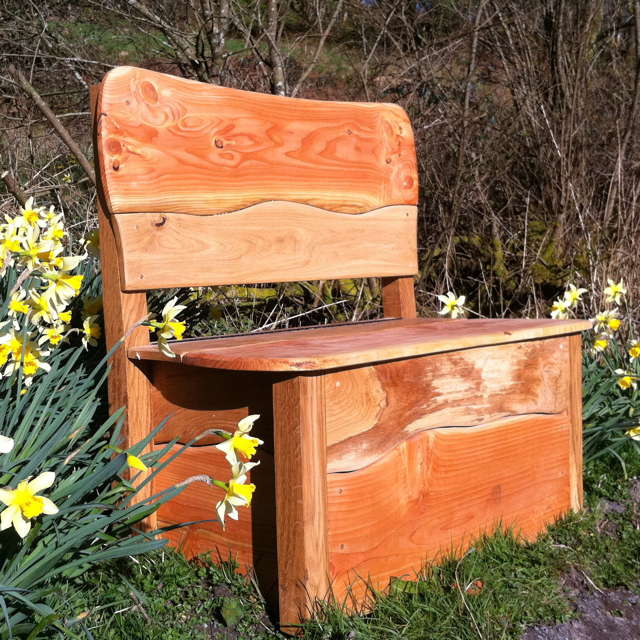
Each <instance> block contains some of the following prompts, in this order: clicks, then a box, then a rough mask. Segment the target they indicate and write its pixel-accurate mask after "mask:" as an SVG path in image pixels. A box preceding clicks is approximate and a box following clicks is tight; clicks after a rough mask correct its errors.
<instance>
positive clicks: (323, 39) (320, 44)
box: [291, 0, 344, 97]
mask: <svg viewBox="0 0 640 640" xmlns="http://www.w3.org/2000/svg"><path fill="white" fill-rule="evenodd" d="M343 3H344V0H338V3H337V4H336V9H335V11H334V12H333V15H332V16H331V20H329V24H328V25H327V28H326V29H325V30H324V32H323V33H322V36H320V40H319V42H318V46H317V47H316V50H315V52H314V54H313V58H311V62H310V63H309V64H308V65H307V68H306V69H305V70H304V72H303V73H302V75H301V76H300V79H299V80H298V82H296V86H295V87H293V90H292V91H291V96H292V97H295V96H296V95H297V93H298V91H300V88H301V87H302V84H303V83H304V81H305V80H306V79H307V77H308V76H309V74H310V73H311V71H312V69H313V68H314V67H315V66H316V63H317V62H318V58H319V57H320V53H321V52H322V49H323V47H324V43H325V42H326V40H327V37H328V36H329V33H330V32H331V29H333V25H334V24H335V21H336V20H337V18H338V16H339V15H340V9H342V5H343Z"/></svg>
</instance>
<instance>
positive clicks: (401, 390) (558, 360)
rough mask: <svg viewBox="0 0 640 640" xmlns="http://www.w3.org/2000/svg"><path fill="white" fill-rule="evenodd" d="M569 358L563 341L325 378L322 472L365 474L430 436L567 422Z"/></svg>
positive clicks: (447, 356) (475, 351)
mask: <svg viewBox="0 0 640 640" xmlns="http://www.w3.org/2000/svg"><path fill="white" fill-rule="evenodd" d="M569 358H570V356H569V348H568V341H567V338H562V337H561V338H551V339H547V340H536V341H532V342H520V343H512V344H505V345H493V346H486V347H482V348H479V349H470V350H467V351H459V352H453V353H451V352H449V353H440V354H433V355H429V356H424V357H419V358H413V359H410V360H399V361H393V362H386V363H379V364H376V365H372V366H366V367H359V368H355V369H349V370H343V371H336V372H332V373H329V374H328V375H327V376H326V382H325V389H326V403H327V409H326V415H327V447H328V449H327V469H328V471H329V472H330V473H345V472H353V471H357V470H360V469H363V468H365V467H368V466H370V465H372V464H374V463H376V462H377V461H378V460H380V459H381V458H383V457H384V456H385V455H388V453H389V452H390V451H392V450H393V449H394V448H396V447H398V446H403V443H404V442H406V441H408V440H410V439H411V438H413V437H414V436H415V434H416V433H423V432H426V431H430V430H433V429H440V428H446V429H450V428H457V427H463V428H467V429H473V430H480V429H483V428H485V427H486V426H487V425H490V426H491V425H493V426H495V425H496V424H499V423H500V421H504V420H513V419H515V418H519V417H530V418H532V419H533V418H535V416H543V415H560V414H564V415H566V414H567V413H568V411H569V376H568V372H569Z"/></svg>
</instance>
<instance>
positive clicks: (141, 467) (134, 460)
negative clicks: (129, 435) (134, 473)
mask: <svg viewBox="0 0 640 640" xmlns="http://www.w3.org/2000/svg"><path fill="white" fill-rule="evenodd" d="M127 464H128V465H129V466H130V467H131V468H132V469H138V471H149V467H147V465H146V464H145V463H144V462H142V460H140V458H138V457H137V456H134V455H133V454H131V453H128V454H127Z"/></svg>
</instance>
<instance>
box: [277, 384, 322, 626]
mask: <svg viewBox="0 0 640 640" xmlns="http://www.w3.org/2000/svg"><path fill="white" fill-rule="evenodd" d="M273 407H274V448H275V454H274V455H275V473H276V522H277V532H278V534H277V535H278V576H279V583H280V624H281V625H282V626H285V627H286V626H288V625H291V624H297V623H298V622H299V621H300V620H301V619H303V618H305V617H308V614H309V610H310V607H311V605H312V604H313V602H314V600H315V599H316V598H320V599H322V598H325V597H326V596H327V593H328V588H329V569H328V556H327V462H326V436H325V398H324V379H323V377H322V376H313V375H307V376H297V377H292V378H289V379H287V380H283V381H281V382H277V383H276V384H275V385H274V387H273Z"/></svg>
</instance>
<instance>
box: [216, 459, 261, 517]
mask: <svg viewBox="0 0 640 640" xmlns="http://www.w3.org/2000/svg"><path fill="white" fill-rule="evenodd" d="M258 464H259V463H257V462H245V463H242V462H239V463H237V464H234V465H233V466H232V467H231V473H232V477H231V480H229V482H228V483H227V484H226V485H222V486H223V487H224V488H225V490H226V493H225V496H224V498H223V499H222V500H220V502H218V503H217V504H216V513H217V515H218V520H219V521H220V524H221V525H222V527H223V528H224V521H225V518H227V517H229V518H231V519H232V520H237V519H238V507H248V506H249V505H250V504H251V498H252V497H253V492H254V491H255V490H256V486H255V485H254V484H247V473H248V472H249V470H250V469H252V468H253V467H255V466H257V465H258Z"/></svg>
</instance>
